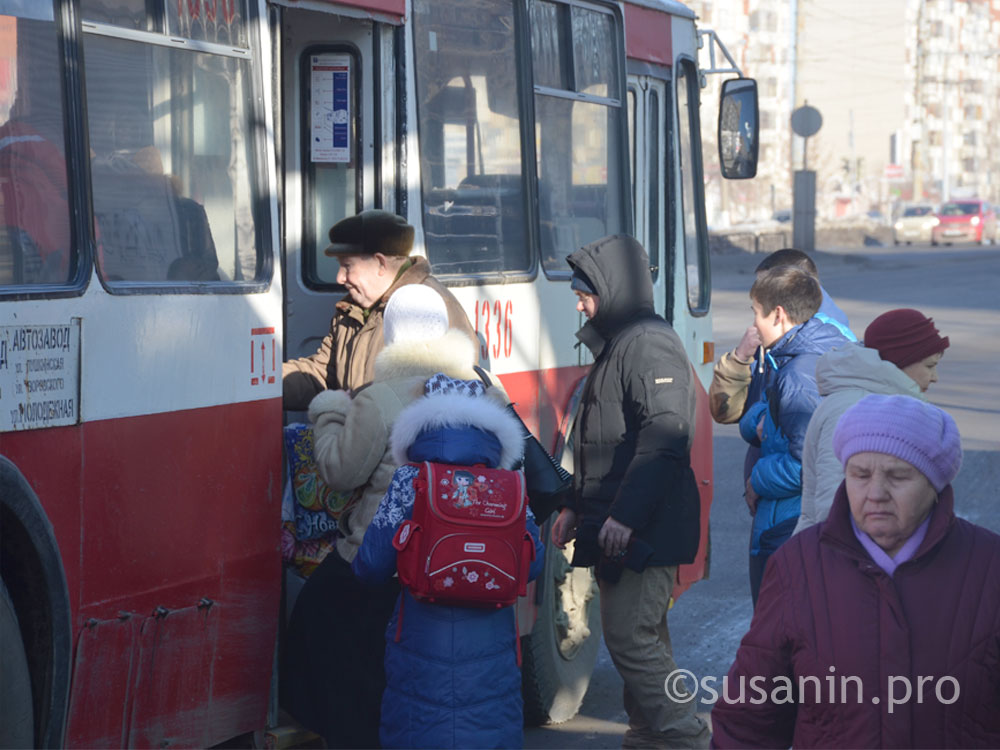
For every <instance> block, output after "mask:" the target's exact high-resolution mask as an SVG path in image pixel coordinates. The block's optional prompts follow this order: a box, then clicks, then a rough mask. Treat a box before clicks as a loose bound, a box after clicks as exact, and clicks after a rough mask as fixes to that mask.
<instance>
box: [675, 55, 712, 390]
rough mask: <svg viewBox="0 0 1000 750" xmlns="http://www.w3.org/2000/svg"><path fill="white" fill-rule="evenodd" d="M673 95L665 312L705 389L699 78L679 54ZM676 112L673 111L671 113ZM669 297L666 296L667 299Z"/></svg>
mask: <svg viewBox="0 0 1000 750" xmlns="http://www.w3.org/2000/svg"><path fill="white" fill-rule="evenodd" d="M673 80H674V86H673V91H674V100H675V102H676V109H675V110H673V108H672V111H669V113H668V115H667V116H668V117H670V118H671V119H673V118H674V117H675V116H676V120H674V122H673V128H674V132H675V133H676V137H673V138H672V139H671V146H672V147H673V148H675V149H676V155H675V159H674V161H673V163H674V164H676V170H675V174H673V175H671V176H670V180H671V183H670V184H671V187H672V194H673V195H674V196H676V198H679V200H677V199H676V198H675V199H674V200H672V201H671V203H672V205H673V212H672V217H673V222H672V226H671V241H670V246H671V247H672V248H673V250H672V251H671V257H672V258H673V259H674V260H673V262H674V273H673V280H672V283H673V289H672V300H671V302H672V308H673V309H672V313H670V312H668V313H667V314H666V315H665V317H666V318H667V319H668V320H671V321H672V322H673V325H674V328H675V329H676V330H677V333H678V334H680V337H681V339H682V340H683V341H684V346H685V349H686V350H687V355H688V358H689V359H690V360H691V363H692V364H693V365H694V368H695V371H696V372H697V373H698V377H699V379H700V380H701V383H702V385H703V386H704V387H705V388H706V389H707V388H708V383H709V382H710V381H711V377H712V363H713V360H714V358H715V357H714V351H713V344H712V341H713V339H712V318H711V316H710V315H709V314H708V312H709V308H710V305H711V285H712V279H711V274H710V264H709V255H708V227H707V225H706V222H705V180H704V176H703V169H702V157H701V154H702V151H701V122H700V119H699V117H698V108H699V92H700V83H699V75H698V69H697V66H696V65H695V62H694V60H693V59H691V58H687V57H681V58H679V59H678V60H677V64H676V65H675V67H674V79H673ZM675 113H676V114H675ZM668 299H669V298H668Z"/></svg>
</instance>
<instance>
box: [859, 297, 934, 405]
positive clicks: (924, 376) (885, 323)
mask: <svg viewBox="0 0 1000 750" xmlns="http://www.w3.org/2000/svg"><path fill="white" fill-rule="evenodd" d="M948 343H949V342H948V337H947V336H945V337H943V338H942V337H941V336H940V335H939V334H938V330H937V328H935V327H934V320H933V319H932V318H928V317H926V316H925V315H924V314H923V313H922V312H920V311H919V310H911V309H908V308H903V309H900V310H890V311H889V312H887V313H883V314H882V315H879V316H878V317H877V318H875V320H873V321H872V322H871V325H870V326H868V328H866V329H865V346H866V347H867V348H868V349H877V350H878V354H879V356H880V357H881V358H882V359H884V360H886V361H887V362H892V363H893V364H894V365H896V367H898V368H899V369H900V370H902V371H903V372H905V373H906V374H907V375H909V376H910V377H911V378H912V379H913V380H914V381H916V383H917V385H919V386H920V390H921V391H926V390H927V389H928V387H930V384H931V383H936V382H937V364H938V362H940V361H941V356H942V355H943V354H944V350H945V349H947V348H948Z"/></svg>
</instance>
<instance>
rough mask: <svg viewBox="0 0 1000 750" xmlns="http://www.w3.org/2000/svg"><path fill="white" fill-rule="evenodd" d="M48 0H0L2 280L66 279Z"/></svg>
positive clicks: (72, 271)
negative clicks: (45, 1)
mask: <svg viewBox="0 0 1000 750" xmlns="http://www.w3.org/2000/svg"><path fill="white" fill-rule="evenodd" d="M54 19H55V15H54V13H53V4H52V3H51V2H50V3H44V2H36V3H24V2H11V0H0V285H2V286H12V285H39V284H68V283H70V281H71V279H72V278H73V277H75V275H76V267H77V265H78V263H79V262H80V261H79V249H78V248H74V247H73V246H72V235H71V231H70V210H69V194H68V179H67V170H66V159H65V148H66V146H65V144H66V140H65V135H64V133H65V113H64V111H63V95H62V83H61V82H62V72H61V69H60V65H59V60H60V59H61V55H60V52H59V47H58V43H57V38H56V25H55V22H54Z"/></svg>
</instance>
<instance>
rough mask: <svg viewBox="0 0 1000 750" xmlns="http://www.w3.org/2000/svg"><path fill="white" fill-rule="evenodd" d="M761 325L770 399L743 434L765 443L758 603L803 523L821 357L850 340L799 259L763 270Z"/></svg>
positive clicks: (756, 493)
mask: <svg viewBox="0 0 1000 750" xmlns="http://www.w3.org/2000/svg"><path fill="white" fill-rule="evenodd" d="M750 300H751V307H752V308H753V312H754V327H755V328H756V329H757V332H758V333H759V334H760V339H761V343H762V344H763V345H764V348H765V349H766V350H767V354H766V355H765V357H764V363H765V365H764V381H763V398H762V399H761V400H760V401H759V402H757V403H756V404H754V405H752V406H751V407H749V408H748V409H747V411H746V413H745V414H744V415H743V417H742V419H740V434H741V435H742V436H743V439H744V440H746V441H747V442H748V443H750V444H751V445H759V446H760V458H759V459H758V460H757V462H756V463H755V464H754V466H753V470H752V471H751V472H750V476H749V478H748V479H747V483H746V484H747V487H746V491H747V502H748V503H750V504H751V506H752V507H755V509H754V518H753V527H752V530H751V534H750V593H751V595H752V596H753V601H754V605H755V606H756V603H757V592H758V591H759V589H760V582H761V579H762V578H763V576H764V569H765V567H766V565H767V560H768V558H769V557H770V556H771V554H772V553H773V552H774V551H775V550H777V549H778V547H780V546H781V545H782V544H784V543H785V542H786V541H788V538H789V537H790V536H791V535H792V532H793V531H794V530H795V524H796V523H798V519H799V511H800V508H801V500H802V445H803V443H804V442H805V435H806V428H807V427H808V426H809V419H810V418H811V417H812V413H813V411H815V409H816V407H817V406H818V405H819V400H820V396H819V391H818V390H817V388H816V361H817V360H818V359H819V357H820V355H821V354H823V353H825V352H827V351H829V350H830V349H833V348H834V347H837V346H841V345H842V344H846V343H848V342H849V341H850V340H849V339H848V338H847V337H846V336H845V335H844V333H843V332H842V330H841V328H840V327H838V326H836V325H834V324H832V323H830V322H828V321H827V320H826V319H824V318H823V317H821V316H817V315H816V312H817V311H818V310H819V308H820V304H821V303H822V301H823V293H822V291H821V290H820V286H819V283H818V282H817V281H816V279H815V278H814V277H812V276H811V275H810V274H808V273H806V272H805V271H802V270H801V269H798V268H794V267H791V266H782V267H777V268H772V269H769V270H766V271H764V272H763V273H761V274H758V276H757V279H756V281H755V282H754V284H753V286H752V287H751V288H750Z"/></svg>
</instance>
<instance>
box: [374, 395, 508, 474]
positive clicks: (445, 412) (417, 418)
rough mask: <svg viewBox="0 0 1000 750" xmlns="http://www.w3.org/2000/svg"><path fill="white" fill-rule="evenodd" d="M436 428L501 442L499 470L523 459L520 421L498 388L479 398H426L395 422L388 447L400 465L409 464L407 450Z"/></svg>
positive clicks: (460, 396)
mask: <svg viewBox="0 0 1000 750" xmlns="http://www.w3.org/2000/svg"><path fill="white" fill-rule="evenodd" d="M435 427H478V428H479V429H481V430H484V431H486V432H490V433H492V434H493V435H495V436H496V438H497V440H499V441H500V446H501V455H500V467H501V468H504V469H510V468H513V467H514V466H515V465H516V464H517V463H518V462H519V461H520V460H521V458H522V457H523V455H524V433H523V431H522V429H521V423H520V421H519V420H518V419H517V418H516V417H515V416H514V415H513V414H511V413H510V412H509V411H508V410H507V408H506V399H505V398H504V396H503V394H502V393H501V392H500V391H498V390H497V389H495V388H490V389H487V391H486V394H485V395H482V396H478V397H472V396H466V395H463V394H459V393H446V394H436V395H430V396H424V397H423V398H421V399H419V400H418V401H416V402H415V403H413V404H410V405H409V406H408V407H406V408H405V409H404V410H403V411H402V412H400V414H399V416H398V417H397V418H396V422H395V424H394V425H393V427H392V436H391V437H390V439H389V446H390V448H391V450H392V456H393V459H394V460H395V461H396V463H397V464H405V463H408V462H409V458H407V455H406V454H407V450H408V449H409V447H410V446H411V445H412V444H413V443H414V441H415V440H416V439H417V436H418V435H419V434H420V433H421V432H422V431H424V430H426V429H430V428H435Z"/></svg>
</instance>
